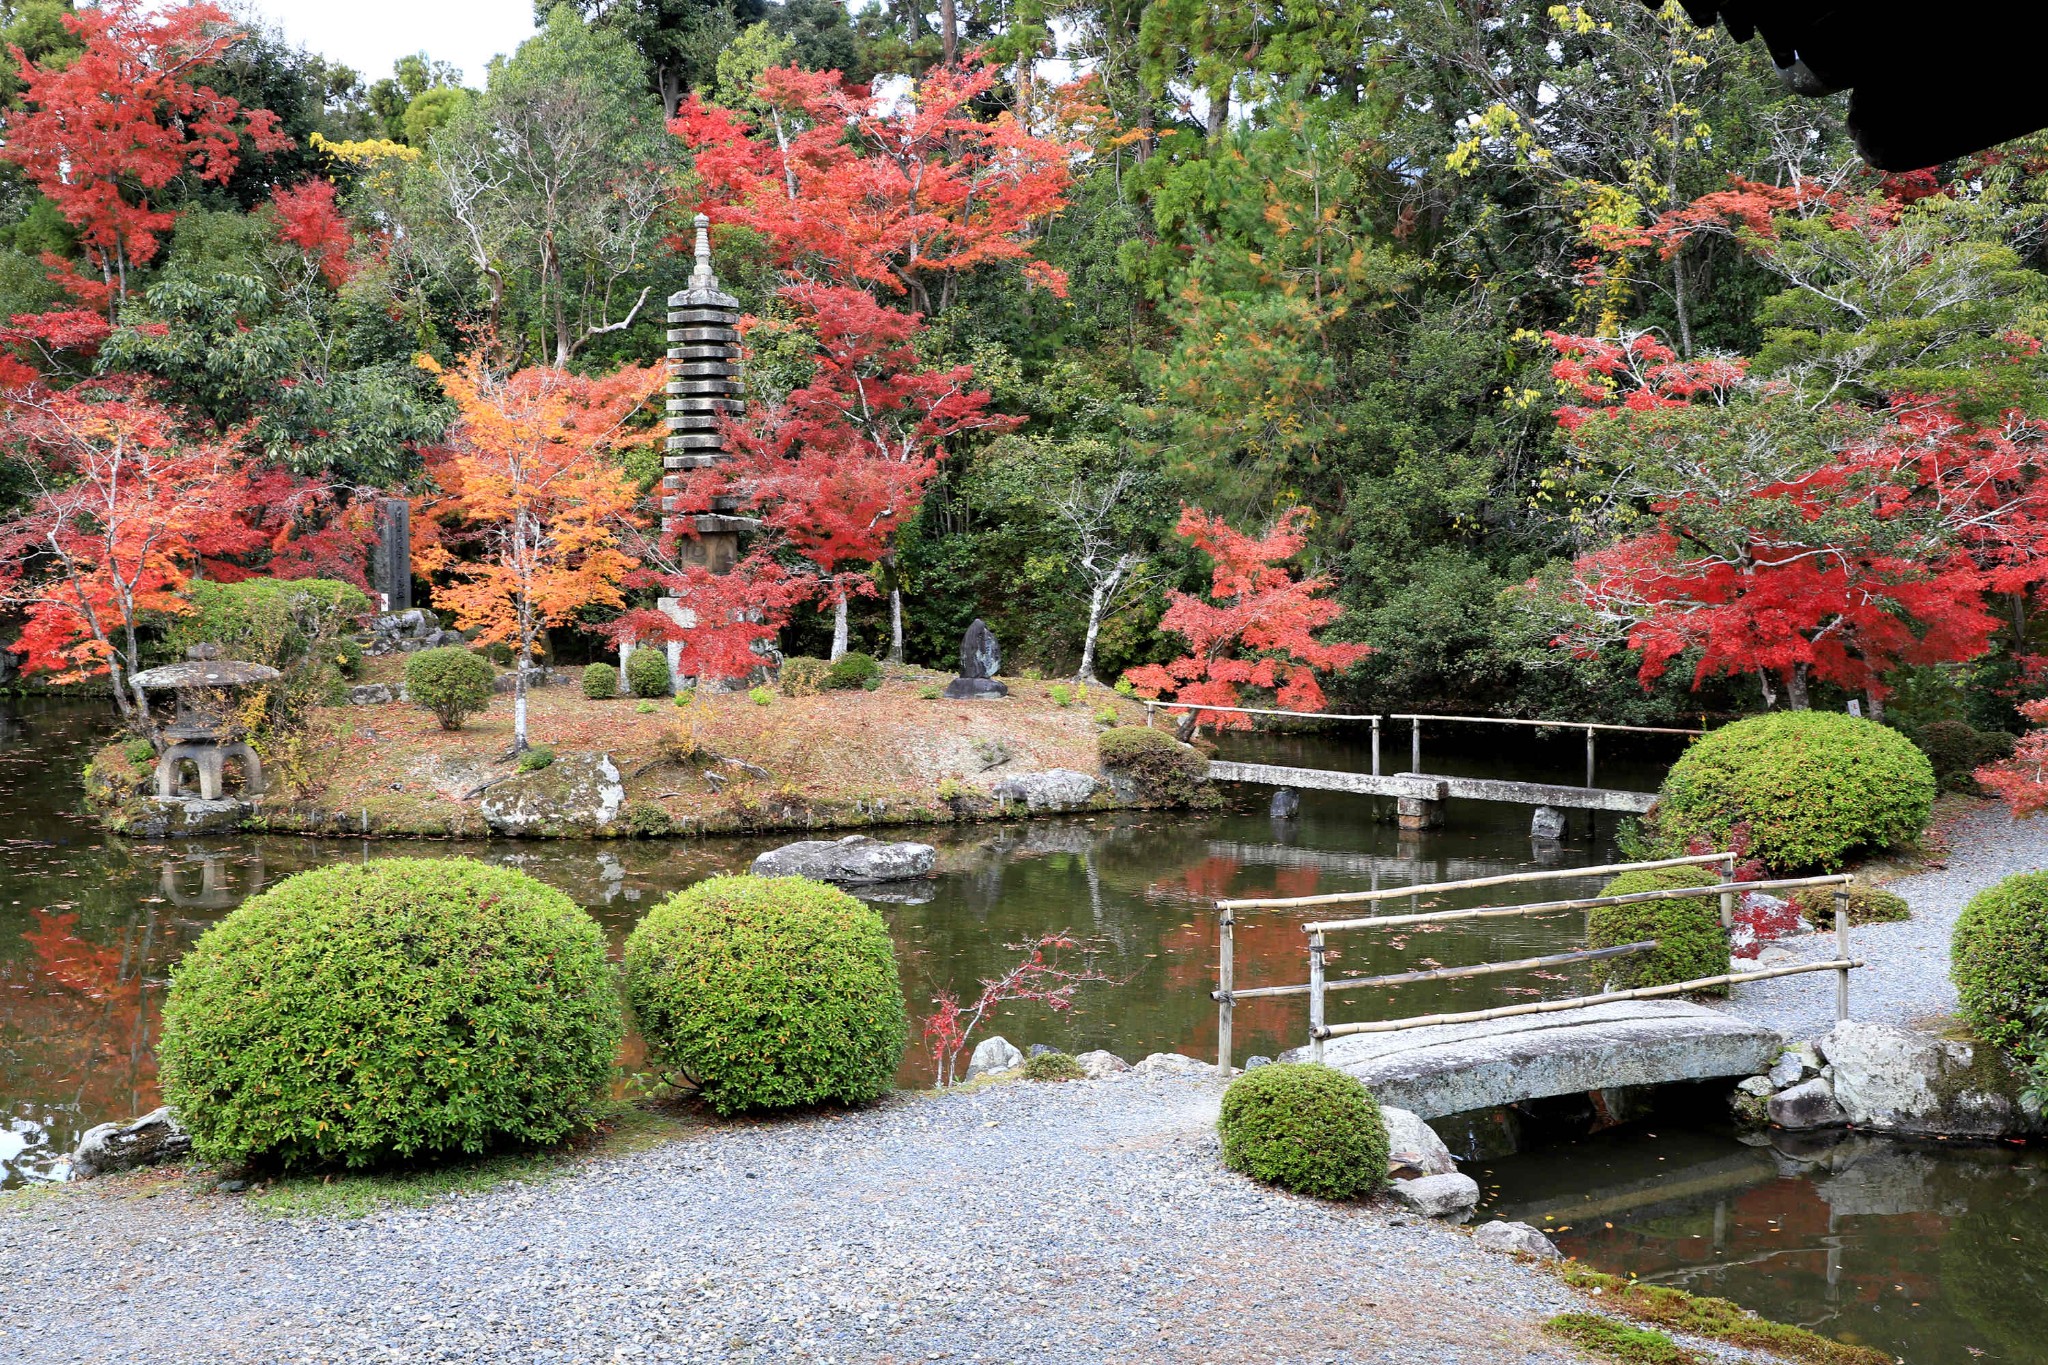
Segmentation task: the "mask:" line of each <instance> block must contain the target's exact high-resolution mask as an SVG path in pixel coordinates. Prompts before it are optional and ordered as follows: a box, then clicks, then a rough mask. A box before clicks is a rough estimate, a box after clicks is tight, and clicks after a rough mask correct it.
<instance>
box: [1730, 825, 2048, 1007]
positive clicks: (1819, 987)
mask: <svg viewBox="0 0 2048 1365" xmlns="http://www.w3.org/2000/svg"><path fill="white" fill-rule="evenodd" d="M1948 837H1949V845H1950V853H1949V855H1948V859H1947V862H1946V864H1945V865H1944V866H1942V867H1940V868H1937V869H1934V870H1932V871H1928V872H1922V873H1918V874H1916V875H1914V876H1911V877H1902V878H1900V879H1899V880H1898V881H1895V882H1891V883H1889V884H1888V887H1887V889H1889V890H1892V891H1896V892H1898V893H1899V894H1900V895H1901V896H1904V897H1905V898H1906V902H1907V904H1909V905H1910V906H1912V908H1913V918H1911V919H1910V920H1903V921H1900V922H1899V923H1896V924H1870V925H1857V926H1855V927H1854V928H1852V929H1851V930H1850V931H1849V947H1850V951H1851V952H1852V953H1853V954H1854V955H1855V956H1857V957H1859V958H1861V959H1863V960H1864V961H1865V962H1868V963H1869V964H1870V965H1869V966H1868V967H1865V968H1863V969H1862V970H1861V971H1857V972H1852V973H1850V977H1849V1013H1850V1017H1851V1018H1853V1019H1861V1020H1868V1021H1871V1022H1874V1023H1888V1024H1912V1023H1917V1022H1920V1021H1923V1020H1933V1019H1939V1018H1942V1017H1944V1016H1946V1015H1949V1014H1952V1013H1953V1012H1954V1011H1955V1008H1956V990H1955V987H1954V986H1953V985H1952V984H1950V982H1949V979H1948V947H1949V936H1950V933H1951V932H1952V931H1953V929H1954V928H1955V922H1956V916H1958V915H1960V914H1961V913H1962V911H1963V906H1964V905H1965V904H1967V903H1968V902H1969V899H1970V897H1972V896H1974V895H1976V894H1977V893H1978V892H1979V891H1982V890H1983V889H1984V888H1985V887H1987V886H1990V885H1992V884H1993V883H1995V882H1997V881H1999V880H2001V879H2003V878H2005V877H2009V876H2011V875H2012V874H2013V873H2015V872H2036V871H2039V870H2041V869H2042V868H2048V819H2034V820H2014V819H2013V818H2012V817H2011V816H2010V815H2009V814H2008V813H2007V812H2006V809H2005V807H2004V806H2002V805H2001V806H1993V807H1987V808H1985V809H1983V810H1979V811H1973V812H1972V813H1970V814H1969V815H1966V816H1964V817H1963V818H1962V819H1961V820H1959V821H1958V822H1957V823H1956V824H1955V826H1954V827H1953V828H1952V829H1951V830H1950V831H1949V836H1948ZM1774 946H1776V947H1781V948H1783V949H1785V950H1786V951H1788V952H1790V953H1792V954H1793V955H1794V956H1797V957H1801V958H1806V959H1809V960H1812V961H1826V960H1828V959H1830V958H1832V957H1833V956H1834V954H1835V937H1834V934H1833V933H1832V932H1830V933H1826V934H1801V935H1799V936H1797V937H1795V938H1788V939H1784V940H1781V941H1780V942H1779V943H1778V944H1777V945H1774ZM1726 1007H1727V1008H1728V1009H1731V1010H1733V1011H1734V1012H1735V1013H1737V1014H1742V1015H1746V1016H1748V1017H1749V1018H1752V1019H1759V1020H1762V1021H1764V1022H1765V1023H1768V1024H1770V1025H1772V1026H1773V1027H1775V1028H1777V1029H1778V1030H1779V1031H1780V1032H1782V1033H1784V1034H1785V1036H1786V1037H1787V1038H1790V1039H1795V1040H1807V1039H1813V1038H1818V1037H1820V1036H1821V1035H1822V1034H1824V1033H1826V1032H1827V1031H1828V1030H1829V1029H1830V1028H1833V1027H1834V1023H1835V978H1834V975H1833V974H1832V973H1827V972H1815V973H1813V974H1811V975H1807V976H1792V977H1782V978H1780V979H1778V980H1776V981H1753V982H1750V983H1748V984H1747V985H1741V986H1737V987H1735V988H1734V993H1733V995H1732V996H1731V997H1730V999H1729V1000H1728V1003H1727V1006H1726Z"/></svg>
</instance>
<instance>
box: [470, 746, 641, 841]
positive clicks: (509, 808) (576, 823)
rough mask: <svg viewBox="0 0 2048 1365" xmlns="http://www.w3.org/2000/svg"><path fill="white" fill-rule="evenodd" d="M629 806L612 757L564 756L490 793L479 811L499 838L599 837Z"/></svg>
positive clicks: (592, 755) (495, 788)
mask: <svg viewBox="0 0 2048 1365" xmlns="http://www.w3.org/2000/svg"><path fill="white" fill-rule="evenodd" d="M625 804H626V787H625V783H624V782H623V781H621V780H620V777H619V770H618V768H617V766H616V765H614V764H613V763H612V759H611V755H610V754H563V755H562V756H561V757H559V758H557V759H556V760H555V761H554V762H553V763H550V764H549V765H548V766H547V767H545V768H542V769H539V770H538V771H536V772H530V773H520V774H519V775H518V776H516V777H513V778H510V779H508V780H506V781H504V782H500V783H498V784H497V785H495V786H493V787H492V788H491V789H490V790H489V791H487V792H485V793H484V797H483V801H482V802H481V803H480V806H479V809H480V810H481V811H482V813H483V817H484V820H485V822H486V823H487V824H489V825H490V827H491V831H492V832H493V833H495V834H515V835H516V834H535V835H543V836H560V835H565V834H597V833H600V832H602V831H604V830H606V829H609V828H610V826H611V823H612V821H613V820H615V819H616V818H618V814H619V810H620V808H621V807H623V806H624V805H625Z"/></svg>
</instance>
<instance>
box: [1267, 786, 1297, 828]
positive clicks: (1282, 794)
mask: <svg viewBox="0 0 2048 1365" xmlns="http://www.w3.org/2000/svg"><path fill="white" fill-rule="evenodd" d="M1266 814H1268V815H1270V816H1272V817H1273V818H1274V819H1275V820H1292V819H1293V818H1294V817H1295V816H1297V815H1299V814H1301V793H1300V792H1297V791H1296V790H1294V788H1292V787H1282V788H1281V789H1280V790H1279V791H1276V792H1274V793H1273V800H1272V802H1271V803H1270V804H1269V805H1267V807H1266Z"/></svg>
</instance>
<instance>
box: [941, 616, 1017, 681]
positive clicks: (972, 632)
mask: <svg viewBox="0 0 2048 1365" xmlns="http://www.w3.org/2000/svg"><path fill="white" fill-rule="evenodd" d="M1002 667H1003V651H1002V649H1001V648H1000V647H999V646H998V645H997V644H996V635H995V632H994V631H992V630H990V629H989V628H988V623H987V622H986V621H984V620H982V619H981V618H980V617H979V616H977V617H975V618H974V624H973V625H971V626H969V627H968V628H967V633H966V634H965V635H963V636H961V637H960V676H959V677H957V678H955V679H953V681H952V682H950V683H947V684H946V695H947V696H948V697H950V698H952V699H953V700H954V701H967V700H972V699H974V698H977V697H1007V696H1009V695H1010V689H1009V688H1007V687H1005V686H1003V685H1002V684H1001V683H999V682H997V681H996V674H997V673H999V672H1001V671H1002Z"/></svg>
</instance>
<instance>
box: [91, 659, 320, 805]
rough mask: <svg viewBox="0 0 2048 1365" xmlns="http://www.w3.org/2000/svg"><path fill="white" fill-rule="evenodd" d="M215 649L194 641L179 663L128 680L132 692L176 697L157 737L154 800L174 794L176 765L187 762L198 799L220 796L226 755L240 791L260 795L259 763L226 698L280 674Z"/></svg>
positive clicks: (260, 766)
mask: <svg viewBox="0 0 2048 1365" xmlns="http://www.w3.org/2000/svg"><path fill="white" fill-rule="evenodd" d="M219 653H220V650H219V647H218V646H215V645H194V646H193V647H192V648H191V649H190V650H188V651H187V654H188V655H189V657H188V658H187V659H186V660H185V661H184V662H183V663H175V664H166V665H164V666H163V667H162V668H151V669H147V670H145V671H143V672H141V673H137V674H136V675H134V676H133V677H132V678H130V679H129V680H128V682H129V685H130V686H132V687H133V688H134V689H135V691H136V693H137V694H138V695H140V694H143V693H148V692H172V693H175V694H176V696H177V709H176V712H175V713H174V714H173V716H172V717H171V719H170V721H169V723H167V724H166V725H165V726H164V727H163V729H162V730H161V731H159V732H158V736H157V738H158V742H159V744H160V745H161V746H162V748H163V752H162V754H161V755H159V756H158V758H157V761H156V794H157V799H158V800H160V801H168V800H171V799H173V798H175V797H176V796H177V795H178V769H179V765H180V764H183V763H185V762H187V761H188V760H189V761H190V762H191V764H192V765H193V767H195V768H197V769H198V771H199V797H200V799H201V800H202V801H218V800H220V799H221V780H222V777H223V771H224V769H225V767H226V765H227V761H228V760H229V759H231V758H232V759H235V760H237V761H239V762H240V763H241V765H242V790H243V792H244V793H245V794H247V795H250V796H257V795H261V794H262V791H263V761H262V760H261V759H259V758H257V757H256V751H255V750H254V749H252V748H250V747H249V746H248V745H247V744H246V743H244V742H243V740H242V738H241V732H240V730H239V729H238V728H237V727H236V725H235V722H234V718H233V716H232V715H231V714H230V709H229V706H228V701H229V699H230V698H231V697H232V696H233V694H234V692H235V690H236V689H238V688H243V687H254V686H256V685H257V684H258V683H267V682H275V681H277V680H278V679H279V678H281V677H283V676H284V675H283V674H281V673H279V672H278V671H277V670H276V669H274V668H271V667H268V666H267V665H264V664H249V663H239V662H236V661H235V660H233V659H222V658H219V657H218V655H219Z"/></svg>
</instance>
